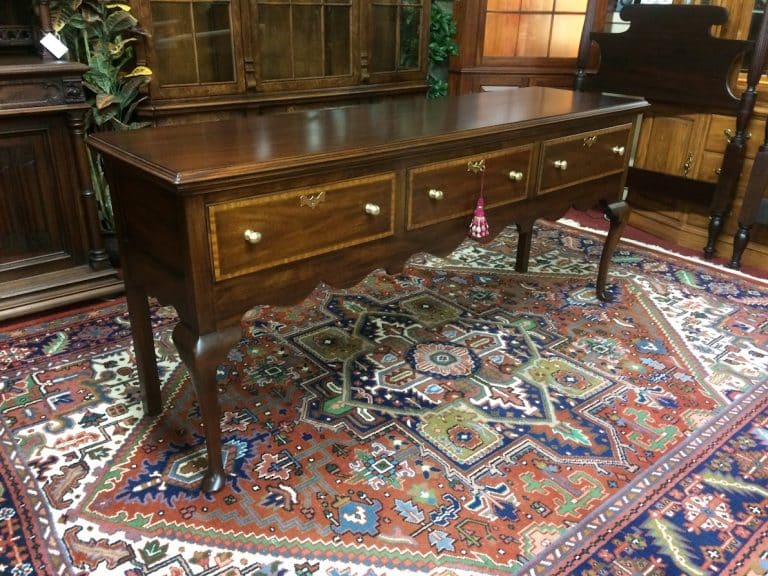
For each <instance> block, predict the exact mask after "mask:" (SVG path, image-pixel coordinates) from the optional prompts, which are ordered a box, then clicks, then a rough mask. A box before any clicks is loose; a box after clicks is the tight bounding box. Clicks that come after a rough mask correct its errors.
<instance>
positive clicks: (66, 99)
mask: <svg viewBox="0 0 768 576" xmlns="http://www.w3.org/2000/svg"><path fill="white" fill-rule="evenodd" d="M26 4H28V3H26ZM12 6H13V4H11V5H7V6H5V10H6V12H5V13H4V14H5V16H8V14H9V12H8V10H9V7H12ZM16 6H20V3H18V4H16ZM22 8H23V6H22ZM24 13H26V12H25V11H24ZM14 14H16V13H14ZM0 31H2V32H0V320H4V319H7V318H14V317H19V316H23V315H26V314H29V313H32V312H38V311H41V310H45V309H49V308H53V307H56V306H61V305H65V304H69V303H72V302H76V301H80V300H85V299H88V298H94V297H97V296H103V295H108V294H113V293H116V292H119V291H121V290H122V282H121V281H120V280H119V278H118V277H117V272H116V271H115V270H114V269H113V268H112V267H111V266H110V264H109V261H108V259H107V255H106V252H105V251H104V248H103V244H102V241H101V236H100V231H99V225H98V218H97V213H96V203H95V199H94V196H93V192H92V191H91V189H90V184H89V179H88V169H87V161H86V156H85V147H84V146H85V145H84V140H83V138H84V118H85V112H86V110H87V109H88V105H87V104H86V103H85V98H84V94H83V88H82V84H81V76H82V74H83V72H84V71H85V69H86V68H85V67H84V66H82V65H80V64H72V63H68V62H61V61H56V60H54V59H52V58H43V57H42V56H40V55H39V54H37V53H35V49H34V45H35V44H34V42H33V39H34V38H35V37H36V34H35V32H34V31H32V29H31V27H30V26H29V25H28V24H27V25H24V23H22V22H18V21H17V22H14V23H13V24H11V25H8V26H2V25H0Z"/></svg>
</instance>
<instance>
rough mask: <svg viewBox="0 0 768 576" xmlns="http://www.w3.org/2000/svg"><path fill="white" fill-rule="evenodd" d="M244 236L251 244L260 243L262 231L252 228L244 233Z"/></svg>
mask: <svg viewBox="0 0 768 576" xmlns="http://www.w3.org/2000/svg"><path fill="white" fill-rule="evenodd" d="M243 238H245V241H246V242H248V243H249V244H258V243H259V242H261V232H256V231H255V230H251V229H250V228H249V229H248V230H246V231H245V232H244V233H243Z"/></svg>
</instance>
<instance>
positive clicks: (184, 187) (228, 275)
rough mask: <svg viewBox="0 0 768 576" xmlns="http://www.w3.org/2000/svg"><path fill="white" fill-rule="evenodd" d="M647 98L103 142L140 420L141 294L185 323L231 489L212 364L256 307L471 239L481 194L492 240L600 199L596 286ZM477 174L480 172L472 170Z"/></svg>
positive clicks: (521, 258)
mask: <svg viewBox="0 0 768 576" xmlns="http://www.w3.org/2000/svg"><path fill="white" fill-rule="evenodd" d="M646 108H647V104H646V102H645V101H644V100H640V99H632V98H624V97H615V96H608V95H603V94H597V93H579V92H572V91H567V90H559V89H553V88H522V89H519V90H510V91H504V92H494V93H484V94H469V95H465V96H457V97H450V98H446V99H441V100H432V101H430V100H426V99H423V98H407V99H403V100H395V101H387V102H380V103H375V104H366V105H359V106H348V107H341V108H335V109H326V110H315V111H305V112H296V113H290V114H280V115H275V116H263V117H255V118H248V119H246V120H243V121H222V122H218V123H209V124H190V125H180V126H166V127H160V128H152V129H147V130H139V131H134V132H119V133H100V134H97V135H93V136H91V137H90V138H89V144H90V146H92V147H93V148H95V149H96V150H98V151H99V152H100V153H101V154H102V155H103V157H104V158H105V161H106V167H107V177H108V179H109V181H110V185H111V189H112V193H113V199H114V207H115V212H116V215H117V221H118V232H119V238H120V251H121V255H122V261H123V267H124V277H125V285H126V293H127V298H128V307H129V313H130V318H131V328H132V333H133V338H134V346H135V353H136V362H137V366H138V369H139V377H140V380H141V386H142V392H143V398H144V407H145V410H146V411H147V412H148V413H150V414H158V413H159V412H160V409H161V397H160V383H159V380H158V374H157V366H156V360H155V354H154V347H153V338H152V329H151V325H150V321H149V307H148V301H147V297H148V296H150V295H151V296H156V297H157V298H158V299H159V300H160V301H161V302H163V303H167V304H172V305H173V306H174V307H175V308H176V310H177V312H178V315H179V324H178V325H177V326H176V328H175V329H174V333H173V338H174V342H175V344H176V346H177V348H178V350H179V354H180V356H181V357H182V359H183V360H184V362H185V363H186V365H187V367H188V369H189V372H190V375H191V378H192V382H193V384H194V386H195V390H196V394H197V397H198V403H199V406H200V411H201V416H202V420H203V423H204V425H205V435H206V443H207V450H208V469H207V471H206V472H205V475H204V477H203V485H202V486H203V489H204V490H206V491H216V490H219V489H220V488H221V487H222V485H223V483H224V479H225V475H224V470H223V464H222V459H221V431H220V428H219V416H220V414H219V405H218V398H217V387H216V381H215V377H216V367H217V365H218V364H219V363H220V362H221V361H222V360H223V359H224V357H225V355H226V353H227V351H228V350H229V349H230V348H231V347H232V346H233V345H234V344H235V343H236V342H237V340H238V339H239V338H240V337H241V329H240V319H241V317H242V315H243V314H244V313H245V312H246V311H247V310H248V308H250V307H251V306H253V305H255V304H275V305H284V304H291V303H296V302H298V301H300V300H301V299H302V298H304V297H305V296H306V295H307V294H308V293H309V292H310V291H311V290H312V289H313V288H314V287H315V286H316V285H317V283H318V282H320V281H325V282H327V283H329V284H331V285H333V286H349V285H351V284H353V283H354V282H356V281H358V280H360V279H361V278H362V277H364V276H365V275H366V274H367V273H368V272H370V271H371V270H372V269H374V268H376V267H383V268H385V269H387V270H391V271H397V270H400V269H401V268H402V265H403V263H404V261H405V259H406V258H407V257H408V256H410V255H412V254H414V253H415V252H417V251H420V250H429V251H430V252H432V253H435V254H446V253H448V252H449V251H450V250H452V249H453V248H455V247H456V246H457V245H458V244H459V242H460V241H461V240H462V239H463V238H464V237H465V236H466V235H467V230H468V225H469V223H470V220H471V218H472V213H473V209H474V206H475V201H476V198H477V195H478V192H479V189H480V180H481V179H483V180H484V191H485V196H486V209H487V210H486V213H487V216H488V220H489V223H490V226H491V229H492V231H493V232H499V231H500V230H501V229H502V228H503V227H504V226H505V225H506V224H511V223H514V224H516V225H517V227H518V230H519V232H520V241H519V244H518V249H517V262H516V268H517V270H519V271H525V270H526V268H527V264H528V251H529V248H530V243H531V233H532V227H533V224H534V221H535V220H536V219H537V218H542V217H544V218H556V217H558V216H560V215H562V214H563V213H565V211H566V210H568V208H570V207H571V206H574V205H575V206H584V207H589V206H592V205H594V204H595V203H597V202H600V201H602V202H603V203H604V205H605V206H606V208H607V210H606V211H607V214H608V216H609V218H610V220H611V228H610V233H609V235H608V239H607V240H606V243H605V246H604V249H603V254H602V258H601V263H600V267H599V272H598V279H597V292H598V295H599V296H600V297H601V298H605V297H606V290H605V287H606V275H607V270H608V262H609V259H610V256H611V254H612V252H613V249H614V247H615V244H616V242H617V241H618V239H619V236H620V233H621V229H622V228H623V225H624V223H625V222H626V219H627V216H628V212H629V210H628V207H627V205H626V204H625V203H624V202H623V201H622V200H621V198H622V193H623V187H624V181H625V178H626V170H627V164H628V160H629V157H630V147H631V143H632V142H633V135H634V132H635V128H636V126H637V124H638V123H639V120H640V115H641V113H642V112H643V111H644V110H645V109H646ZM481 160H484V166H485V169H484V172H482V173H481V174H477V173H475V172H473V171H472V170H469V169H468V168H469V167H470V163H475V162H478V161H481Z"/></svg>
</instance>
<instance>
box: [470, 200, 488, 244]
mask: <svg viewBox="0 0 768 576" xmlns="http://www.w3.org/2000/svg"><path fill="white" fill-rule="evenodd" d="M488 234H490V230H489V228H488V220H486V219H485V200H484V199H483V197H482V196H480V197H479V198H478V199H477V206H475V214H474V216H473V217H472V223H471V224H470V225H469V236H470V237H471V238H474V239H475V240H481V239H483V238H485V237H486V236H488Z"/></svg>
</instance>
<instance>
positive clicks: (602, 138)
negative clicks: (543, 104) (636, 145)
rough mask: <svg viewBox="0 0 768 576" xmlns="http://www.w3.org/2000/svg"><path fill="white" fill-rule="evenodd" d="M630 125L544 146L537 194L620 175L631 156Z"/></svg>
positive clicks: (557, 140) (578, 135) (561, 139)
mask: <svg viewBox="0 0 768 576" xmlns="http://www.w3.org/2000/svg"><path fill="white" fill-rule="evenodd" d="M631 128H632V125H631V124H624V125H622V126H616V127H613V128H608V129H606V130H595V131H591V132H585V133H582V134H577V135H575V136H568V137H566V138H558V139H556V140H549V141H546V142H544V143H543V150H542V161H541V186H540V190H541V191H540V193H541V194H545V193H547V192H551V191H553V190H557V189H559V188H563V187H565V186H570V185H572V184H577V183H579V182H584V181H586V180H592V179H595V178H600V177H602V176H608V175H610V174H616V173H618V172H622V171H623V170H624V167H625V166H626V164H627V160H628V158H629V152H630V146H631V143H630V140H629V138H630V134H631Z"/></svg>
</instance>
